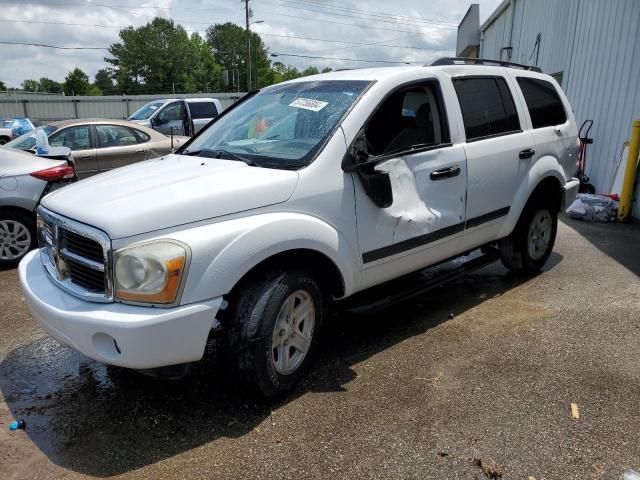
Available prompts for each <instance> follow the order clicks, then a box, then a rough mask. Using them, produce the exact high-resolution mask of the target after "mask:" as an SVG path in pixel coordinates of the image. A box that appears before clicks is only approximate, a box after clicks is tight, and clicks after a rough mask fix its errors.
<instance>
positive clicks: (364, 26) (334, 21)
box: [260, 11, 430, 35]
mask: <svg viewBox="0 0 640 480" xmlns="http://www.w3.org/2000/svg"><path fill="white" fill-rule="evenodd" d="M260 16H270V17H290V18H299V19H302V20H307V21H311V22H322V23H334V24H337V25H348V26H350V27H359V28H368V29H373V30H388V31H390V32H402V33H413V34H414V35H427V34H426V33H424V32H419V31H415V30H399V29H397V28H387V27H374V26H371V25H362V24H361V23H347V22H338V21H336V20H327V19H324V18H322V19H321V18H311V17H301V16H300V15H289V14H286V13H268V12H262V11H261V12H260ZM411 26H415V27H417V28H430V27H428V26H418V25H411Z"/></svg>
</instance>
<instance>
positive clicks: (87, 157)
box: [80, 155, 93, 160]
mask: <svg viewBox="0 0 640 480" xmlns="http://www.w3.org/2000/svg"><path fill="white" fill-rule="evenodd" d="M80 158H81V159H82V160H89V159H91V158H93V155H83V156H81V157H80Z"/></svg>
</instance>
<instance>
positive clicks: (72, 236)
mask: <svg viewBox="0 0 640 480" xmlns="http://www.w3.org/2000/svg"><path fill="white" fill-rule="evenodd" d="M38 237H39V240H40V247H41V249H40V253H41V258H42V262H43V264H44V266H45V268H46V269H47V272H48V273H49V275H50V276H51V278H52V279H53V280H54V281H55V282H56V283H57V284H58V285H60V287H61V288H63V289H65V290H66V291H68V292H69V293H71V294H73V295H75V296H78V297H81V298H84V299H87V300H91V301H97V302H109V301H112V300H113V291H112V287H111V279H110V272H111V268H110V267H111V241H110V239H109V237H108V236H107V234H106V233H104V232H103V231H101V230H98V229H96V228H93V227H89V226H88V225H84V224H82V223H79V222H74V221H73V220H69V219H68V218H65V217H62V216H60V215H57V214H54V213H53V212H50V211H48V210H46V209H45V208H43V207H39V208H38Z"/></svg>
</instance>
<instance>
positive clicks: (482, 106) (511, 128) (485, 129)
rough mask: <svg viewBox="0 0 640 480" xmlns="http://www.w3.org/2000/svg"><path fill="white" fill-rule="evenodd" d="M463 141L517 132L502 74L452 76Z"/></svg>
mask: <svg viewBox="0 0 640 480" xmlns="http://www.w3.org/2000/svg"><path fill="white" fill-rule="evenodd" d="M453 86H454V87H455V89H456V93H457V95H458V101H459V102H460V109H461V110H462V120H463V121H464V130H465V133H466V136H467V141H468V142H469V141H473V140H479V139H482V138H486V137H493V136H498V135H507V134H509V133H515V132H520V131H521V129H520V120H519V119H518V112H517V110H516V106H515V103H514V102H513V96H512V95H511V92H510V91H509V87H508V86H507V82H506V81H505V79H504V78H502V77H466V78H465V77H459V78H455V79H454V80H453Z"/></svg>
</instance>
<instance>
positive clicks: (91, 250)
mask: <svg viewBox="0 0 640 480" xmlns="http://www.w3.org/2000/svg"><path fill="white" fill-rule="evenodd" d="M60 238H61V239H62V242H61V244H62V248H64V249H66V250H67V251H69V252H71V253H74V254H76V255H79V256H81V257H85V258H88V259H90V260H93V261H94V262H99V263H103V262H104V252H103V250H102V245H100V244H99V243H98V242H96V241H95V240H91V239H90V238H87V237H83V236H82V235H78V234H77V233H73V232H71V231H69V230H64V229H63V230H62V234H61V235H60Z"/></svg>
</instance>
